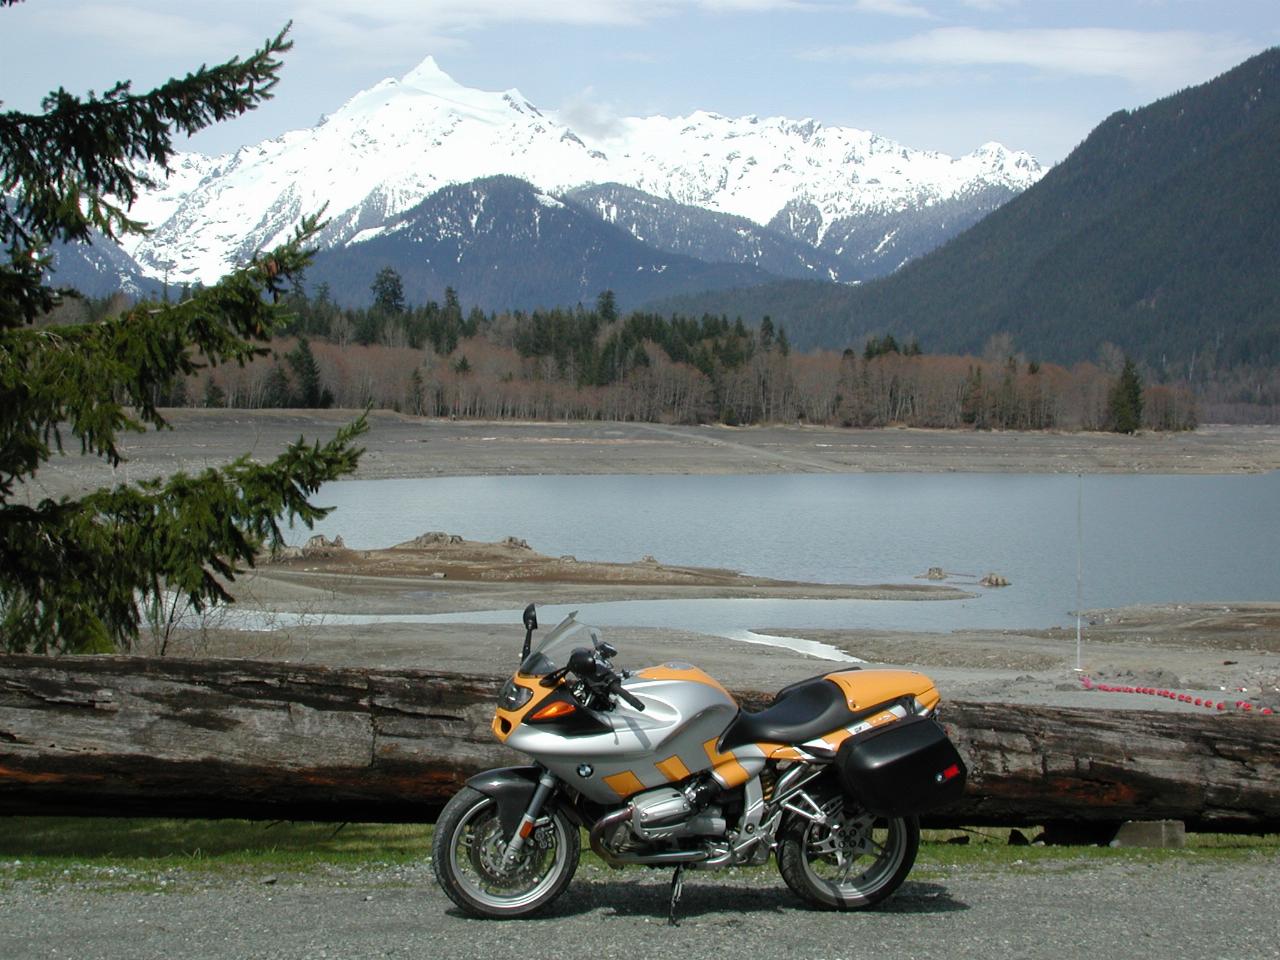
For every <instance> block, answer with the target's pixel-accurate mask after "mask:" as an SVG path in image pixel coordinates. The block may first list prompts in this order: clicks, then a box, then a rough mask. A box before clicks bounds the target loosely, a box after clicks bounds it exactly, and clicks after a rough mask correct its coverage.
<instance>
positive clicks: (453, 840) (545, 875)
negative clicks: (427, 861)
mask: <svg viewBox="0 0 1280 960" xmlns="http://www.w3.org/2000/svg"><path fill="white" fill-rule="evenodd" d="M542 820H543V821H545V822H544V823H543V825H542V826H539V827H537V828H536V829H535V830H534V832H533V833H532V834H531V835H530V836H529V839H528V840H526V841H525V844H524V847H523V848H522V849H521V851H520V857H519V859H518V860H517V861H516V863H515V864H514V865H513V866H512V867H511V868H510V869H509V870H508V869H504V868H503V858H502V855H503V852H504V851H505V849H506V840H507V838H506V837H504V836H503V833H502V823H501V821H500V820H499V818H498V803H497V801H496V800H494V799H493V798H492V797H488V796H486V795H485V794H483V793H481V792H480V791H479V790H474V789H472V788H471V787H463V788H462V790H460V791H459V792H458V793H457V795H456V796H454V798H453V799H452V800H450V801H449V802H448V803H447V804H445V808H444V810H443V811H441V813H440V819H439V820H438V821H437V822H436V830H435V837H434V838H433V840H432V843H431V860H432V867H433V868H434V869H435V874H436V880H438V881H439V883H440V887H441V889H443V890H444V892H445V893H446V894H447V895H448V897H449V899H450V900H452V901H453V902H454V903H456V904H457V905H458V906H459V907H461V908H462V909H463V910H465V911H466V912H467V913H469V914H471V915H472V916H476V917H492V918H496V919H502V918H509V917H527V916H529V915H530V914H533V913H537V912H538V911H539V910H542V909H543V908H544V907H546V906H547V905H548V904H549V903H551V901H552V900H554V899H555V898H556V897H558V896H560V894H561V893H563V892H564V888H565V887H567V886H568V885H569V881H570V880H572V879H573V874H574V871H576V870H577V869H578V856H579V853H580V851H581V842H580V839H579V836H578V828H577V827H576V826H575V825H574V824H572V823H571V822H570V821H569V819H568V818H567V817H566V816H565V815H564V814H563V813H562V812H561V811H560V810H559V809H558V808H557V807H556V806H555V805H554V803H552V802H548V804H547V806H546V807H544V808H543V815H542Z"/></svg>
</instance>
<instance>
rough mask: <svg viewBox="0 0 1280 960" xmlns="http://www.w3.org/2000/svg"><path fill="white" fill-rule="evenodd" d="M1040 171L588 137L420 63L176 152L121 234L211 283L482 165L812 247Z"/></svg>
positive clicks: (548, 188)
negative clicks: (623, 192)
mask: <svg viewBox="0 0 1280 960" xmlns="http://www.w3.org/2000/svg"><path fill="white" fill-rule="evenodd" d="M1042 173H1043V170H1042V168H1041V167H1040V166H1039V165H1038V164H1037V163H1036V161H1035V160H1034V159H1032V158H1031V157H1030V156H1029V155H1027V154H1026V153H1018V152H1012V151H1009V150H1007V149H1006V148H1004V147H1002V146H1000V145H999V144H985V145H984V146H982V147H980V148H979V149H978V150H976V151H974V152H973V153H971V154H969V155H967V156H965V157H960V158H952V157H949V156H946V155H944V154H940V153H931V152H925V151H919V150H913V149H910V148H908V147H904V146H902V145H900V144H897V143H894V142H893V141H890V140H886V139H884V138H881V137H878V136H876V135H874V134H871V133H868V132H865V131H861V130H855V129H851V128H842V127H827V126H824V125H822V124H820V123H818V122H816V121H813V120H805V121H800V122H795V121H791V120H786V119H784V118H780V117H772V118H767V119H761V118H757V117H742V118H736V119H735V118H727V117H722V116H719V115H716V114H712V113H703V112H698V113H694V114H692V115H690V116H688V117H676V118H668V117H646V118H631V119H627V120H623V121H621V122H620V123H619V124H618V125H617V127H616V130H615V132H614V133H612V134H611V135H609V136H608V137H607V138H605V139H601V140H598V141H593V140H591V139H590V138H589V137H587V136H585V135H579V134H578V133H576V132H575V131H574V130H572V129H571V128H570V127H569V126H567V125H565V124H564V123H563V122H561V121H560V120H559V118H558V117H557V116H556V115H555V114H554V113H550V112H544V111H540V110H539V109H538V108H537V107H535V106H534V105H533V104H531V103H530V102H529V101H528V100H526V99H525V98H524V97H523V96H522V95H521V94H520V93H519V92H518V91H516V90H508V91H505V92H487V91H481V90H475V89H472V88H468V87H465V86H462V85H461V84H459V83H457V82H455V81H454V80H453V79H451V78H450V77H449V76H448V75H446V74H445V73H444V72H443V71H442V70H441V69H440V68H439V67H438V66H437V65H436V63H435V61H434V60H433V59H432V58H430V57H428V58H427V59H426V60H424V61H423V62H422V63H421V64H420V65H419V66H418V67H416V68H415V69H414V70H412V71H411V72H410V73H408V74H406V75H405V76H404V77H403V78H401V79H399V80H394V79H388V80H384V81H382V82H381V83H379V84H377V85H376V86H374V87H372V88H371V89H369V90H366V91H364V92H362V93H359V94H357V95H356V96H354V97H352V98H351V100H349V101H348V102H347V103H346V104H344V105H343V106H342V108H341V109H339V110H338V111H337V112H335V113H334V114H332V115H331V116H329V117H327V118H325V120H324V121H322V122H321V123H320V124H319V125H318V126H316V127H314V128H311V129H307V130H296V131H293V132H290V133H287V134H285V135H283V136H281V137H278V138H275V139H272V140H267V141H264V142H263V143H260V144H257V145H256V146H251V147H244V148H242V149H240V150H239V151H237V152H235V153H234V154H228V155H226V156H221V157H213V158H209V157H201V156H197V155H190V154H188V155H182V156H180V157H179V158H177V161H176V163H175V170H174V172H173V174H172V175H171V176H170V177H169V179H168V180H167V182H166V183H164V185H163V186H161V187H160V188H159V189H157V190H154V191H151V192H149V193H147V194H146V195H145V196H143V197H142V198H141V199H140V200H139V202H138V203H137V205H136V206H135V208H134V213H135V214H136V215H137V216H138V217H139V218H140V219H142V220H144V221H146V222H148V223H150V224H151V225H152V227H153V228H154V232H153V233H152V234H151V235H149V236H147V237H142V238H137V237H135V238H131V239H130V242H129V245H128V246H127V250H128V252H129V253H130V254H131V255H133V256H134V257H135V259H137V260H138V262H139V263H140V264H141V265H142V266H143V268H144V269H145V270H146V271H147V272H148V273H150V274H153V275H156V276H161V275H163V274H166V273H167V274H168V275H169V277H170V279H171V281H174V282H181V281H185V280H201V281H204V282H210V281H212V280H214V279H216V278H217V277H218V276H220V275H221V274H222V273H224V272H225V271H226V270H227V269H228V268H229V267H230V266H231V265H233V264H234V263H236V262H239V261H242V260H243V259H245V258H246V257H247V256H249V255H251V254H252V253H253V252H254V251H255V250H258V249H262V248H264V247H269V246H271V245H274V244H276V243H279V242H281V241H282V240H284V239H285V238H287V236H288V235H289V233H290V231H291V230H292V228H293V226H294V225H295V224H296V223H297V221H298V219H299V218H300V217H301V216H302V215H304V214H306V213H309V212H313V211H315V210H318V209H320V208H321V207H326V213H327V216H328V217H329V218H330V220H331V223H330V226H329V228H328V231H327V233H326V235H325V236H324V237H323V238H322V242H323V244H324V245H325V246H338V245H344V244H348V243H350V242H352V241H353V240H364V239H366V238H369V237H371V236H375V235H376V232H377V231H378V230H379V228H381V227H383V226H384V225H385V224H386V223H387V221H389V220H390V219H392V218H394V217H396V216H397V215H399V214H401V213H403V212H405V211H406V210H408V209H410V208H411V207H413V206H415V205H416V204H418V203H420V202H421V201H422V200H423V199H425V198H426V197H428V196H430V195H431V194H433V193H434V192H436V191H437V190H439V189H440V188H441V187H444V186H446V185H449V184H457V183H465V182H469V181H472V180H475V179H477V178H480V177H488V176H493V175H509V176H514V177H518V178H520V179H522V180H526V181H528V182H529V183H531V184H533V185H534V186H535V187H536V188H537V189H539V190H541V191H543V192H544V193H548V194H559V193H563V192H565V191H567V190H570V189H572V188H575V187H581V186H584V185H590V184H602V183H617V184H622V185H624V186H629V187H633V188H635V189H638V190H641V191H644V192H645V193H649V194H653V195H655V196H657V197H660V198H666V199H670V200H674V201H677V202H678V203H682V204H686V205H692V206H698V207H703V208H705V209H708V210H712V211H716V212H721V213H727V214H734V215H738V216H743V217H746V218H748V219H750V220H753V221H755V222H756V223H758V224H762V225H763V224H769V223H770V221H772V220H774V219H775V217H777V216H778V215H779V214H780V213H781V212H782V211H783V209H784V208H788V207H790V208H793V209H803V210H804V211H805V212H806V213H805V217H804V218H802V219H805V220H806V222H805V223H804V224H802V225H801V227H800V228H798V229H797V230H796V231H795V232H794V234H793V235H794V236H796V237H797V238H801V239H804V240H805V241H806V242H808V243H810V244H815V245H816V244H820V243H821V241H822V239H823V237H824V236H825V234H826V232H827V230H828V229H829V228H830V226H831V225H832V224H834V223H839V222H843V221H847V220H849V218H853V217H860V216H863V215H867V214H878V215H885V214H889V213H894V212H899V211H910V210H913V209H926V208H928V207H930V206H933V205H935V204H938V203H942V202H945V201H950V200H955V199H957V198H962V197H964V196H966V195H969V194H973V193H975V192H980V191H983V190H985V189H987V188H991V187H997V188H1002V189H1004V190H1007V191H1009V192H1010V193H1016V192H1019V191H1021V190H1022V189H1025V188H1026V187H1027V186H1029V185H1030V184H1031V183H1033V182H1035V180H1037V179H1038V178H1039V177H1040V175H1041V174H1042ZM773 226H774V229H778V226H779V224H778V223H777V222H775V223H774V224H773Z"/></svg>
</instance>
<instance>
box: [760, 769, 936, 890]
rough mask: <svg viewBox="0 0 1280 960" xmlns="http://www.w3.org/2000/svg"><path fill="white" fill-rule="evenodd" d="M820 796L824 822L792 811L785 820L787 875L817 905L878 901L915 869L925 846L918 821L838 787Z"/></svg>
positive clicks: (782, 854) (783, 865)
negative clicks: (874, 810)
mask: <svg viewBox="0 0 1280 960" xmlns="http://www.w3.org/2000/svg"><path fill="white" fill-rule="evenodd" d="M815 799H817V800H818V803H819V805H820V806H821V808H822V813H823V815H824V816H825V818H826V822H825V823H815V822H814V821H813V820H810V819H808V818H806V817H802V816H800V815H798V814H792V815H791V817H790V818H789V820H788V822H787V823H785V824H784V825H783V828H782V838H781V842H780V844H779V848H778V870H779V872H780V873H781V874H782V879H783V880H785V881H786V883H787V886H789V887H790V888H791V889H792V890H793V891H794V892H795V893H796V894H797V895H798V896H800V897H801V898H802V899H804V900H807V901H808V902H809V903H811V904H813V905H815V906H819V907H824V908H826V909H834V910H863V909H866V908H867V907H872V906H875V905H876V904H877V903H879V902H880V901H882V900H884V899H885V898H886V897H888V896H889V895H890V894H891V893H893V892H894V891H895V890H897V889H898V887H900V886H901V885H902V881H904V880H905V879H906V878H907V874H908V873H910V872H911V866H912V864H914V863H915V860H916V852H917V850H918V849H919V847H920V822H919V820H917V819H916V818H915V817H877V816H875V815H873V814H870V813H867V812H866V811H865V810H862V809H860V808H859V807H858V806H857V805H856V804H854V802H853V801H852V800H849V799H847V798H846V797H845V796H844V795H843V794H841V793H838V792H835V793H832V794H829V795H826V796H820V797H817V798H815Z"/></svg>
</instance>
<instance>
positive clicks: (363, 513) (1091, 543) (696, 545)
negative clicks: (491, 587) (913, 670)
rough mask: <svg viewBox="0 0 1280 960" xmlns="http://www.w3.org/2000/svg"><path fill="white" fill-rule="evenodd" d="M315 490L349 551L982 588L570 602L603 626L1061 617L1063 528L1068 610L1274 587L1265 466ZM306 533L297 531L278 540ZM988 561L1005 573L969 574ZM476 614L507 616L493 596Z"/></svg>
mask: <svg viewBox="0 0 1280 960" xmlns="http://www.w3.org/2000/svg"><path fill="white" fill-rule="evenodd" d="M316 502H318V503H322V504H326V505H333V506H334V507H335V510H334V512H333V513H332V514H330V516H329V517H327V518H326V519H325V520H323V521H322V522H321V523H319V524H317V526H316V532H319V533H324V534H325V535H327V536H330V537H332V536H335V535H339V534H340V535H341V536H342V537H343V539H344V540H345V541H346V543H347V545H348V546H350V547H353V548H356V549H373V548H378V547H387V546H391V545H393V544H396V543H400V542H403V541H405V540H409V539H411V538H413V537H415V536H417V535H418V534H421V533H424V532H427V531H431V530H442V531H446V532H448V533H456V534H461V535H462V536H464V537H466V538H468V539H473V540H500V539H502V538H504V537H507V536H516V537H521V538H524V539H526V540H527V541H528V542H529V544H530V546H531V547H533V548H534V549H535V550H537V551H539V552H541V553H545V554H550V555H552V556H558V555H561V554H572V555H574V556H576V557H578V558H579V559H582V560H603V561H630V560H638V559H640V558H641V557H643V556H645V555H652V556H654V557H656V558H657V559H658V560H659V561H661V562H663V563H670V564H682V565H684V564H687V565H695V566H707V567H727V568H731V569H734V570H740V571H742V572H743V573H747V574H754V575H759V576H768V577H776V578H781V579H788V580H807V581H818V582H825V583H919V582H922V581H920V580H918V579H916V577H917V576H918V575H920V574H923V573H925V572H926V571H927V570H928V568H930V567H942V568H943V569H944V570H946V571H947V572H948V573H950V574H955V575H957V576H955V577H954V578H953V579H951V580H949V581H948V582H949V583H952V584H955V585H958V586H961V587H963V588H966V589H971V590H973V591H974V592H976V593H978V594H979V595H980V596H979V597H978V598H977V599H974V600H966V601H948V602H942V603H937V602H908V601H772V600H754V601H675V602H669V601H642V602H631V603H617V604H595V605H592V606H591V607H590V608H584V619H586V618H587V617H588V616H589V617H590V618H591V619H593V620H595V622H598V623H601V624H605V625H609V624H614V625H632V626H666V625H675V626H688V627H691V628H694V629H698V628H699V627H700V625H701V626H704V627H707V628H708V629H709V628H710V627H711V626H714V627H715V629H716V632H723V631H724V630H726V629H734V628H738V627H743V628H745V627H774V628H778V627H786V626H806V627H824V626H830V627H836V628H845V629H847V628H852V627H868V628H876V629H887V628H895V627H896V628H897V629H910V630H927V629H962V628H963V629H969V628H1005V627H1042V626H1052V625H1058V624H1067V623H1069V622H1073V621H1072V612H1073V611H1074V610H1075V607H1076V564H1077V543H1082V544H1083V549H1082V551H1081V554H1080V555H1081V557H1082V560H1083V592H1082V597H1083V606H1084V607H1085V608H1097V607H1113V606H1124V605H1128V604H1135V603H1156V602H1169V601H1188V602H1193V601H1247V600H1277V599H1280V473H1270V474H1262V475H1246V476H1158V475H1147V474H1124V475H1090V476H1085V477H1084V478H1083V479H1081V478H1078V477H1076V476H1074V475H1060V474H1053V475H1043V474H1036V475H1020V474H920V473H913V474H803V475H768V476H691V477H682V476H617V475H613V476H533V477H531V476H519V477H454V478H439V479H426V480H374V481H343V482H337V483H332V484H328V485H326V486H325V487H324V488H323V490H322V491H321V492H320V494H319V496H318V497H317V498H316ZM1078 503H1079V505H1080V507H1081V509H1079V511H1078ZM1078 516H1079V517H1080V519H1081V523H1080V529H1081V531H1082V534H1083V536H1082V537H1081V536H1078V533H1077V517H1078ZM308 535H309V532H308V531H306V530H294V531H292V532H291V536H290V540H291V542H294V543H299V542H301V541H302V540H304V539H305V538H306V537H307V536H308ZM989 571H993V572H996V573H998V574H1001V575H1002V576H1004V577H1006V578H1008V580H1009V581H1010V582H1011V585H1010V586H1009V587H1005V588H1001V589H991V590H988V589H984V588H982V587H976V586H966V581H968V582H969V583H972V581H974V580H976V579H977V578H979V577H981V576H982V575H984V574H985V573H987V572H989ZM534 589H536V588H534ZM530 599H533V600H536V599H537V597H536V596H531V597H530ZM557 609H558V608H557ZM552 613H553V612H552V611H550V610H549V611H548V615H547V616H546V618H545V619H546V620H547V622H551V621H552V619H553V617H552ZM492 617H493V619H505V618H509V617H510V611H500V612H495V613H494V614H493V615H492ZM432 619H433V620H437V621H438V620H439V619H441V618H438V617H437V618H432ZM444 619H448V618H444ZM457 619H465V620H470V621H475V620H479V619H484V618H483V617H481V616H480V615H477V614H467V615H465V616H460V617H458V618H457ZM516 619H517V620H518V616H517V617H516Z"/></svg>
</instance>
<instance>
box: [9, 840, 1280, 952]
mask: <svg viewBox="0 0 1280 960" xmlns="http://www.w3.org/2000/svg"><path fill="white" fill-rule="evenodd" d="M1034 859H1035V861H1036V862H1034V863H1031V862H1022V861H1018V862H1014V863H1013V864H1011V865H1009V866H1007V867H1000V868H996V867H989V866H984V867H972V866H966V867H946V868H927V869H924V870H918V871H917V874H918V875H919V876H920V879H912V880H908V882H907V883H906V884H905V885H904V886H903V887H902V889H901V890H899V891H898V893H897V894H896V895H895V896H894V897H893V898H892V899H891V900H890V901H889V902H888V903H887V904H885V905H884V906H883V907H882V908H881V909H879V910H876V911H874V912H870V913H857V914H833V913H825V912H818V911H811V910H808V909H806V908H804V907H803V906H801V905H800V903H799V901H797V900H796V899H795V898H794V897H793V896H792V894H791V893H790V891H789V890H788V889H787V888H786V887H785V886H784V885H783V884H782V882H781V880H780V879H779V878H778V877H777V876H776V874H773V873H771V872H765V871H757V872H755V873H753V875H752V876H750V877H747V878H744V877H742V876H741V875H739V876H737V877H735V876H732V875H725V874H696V873H695V874H691V875H690V876H689V877H688V879H687V880H686V883H685V891H684V899H683V901H682V903H681V909H680V915H681V917H682V923H681V925H680V926H679V927H678V928H670V927H667V926H666V925H665V919H666V904H667V901H666V897H667V879H668V877H669V873H668V872H666V871H662V872H658V871H645V870H637V869H631V870H627V871H624V872H618V873H615V872H611V871H608V870H606V869H604V868H602V867H595V866H584V867H583V869H582V870H581V871H580V873H579V878H578V879H576V880H575V882H574V884H573V885H572V886H571V887H570V888H569V891H568V892H567V894H566V895H565V896H563V897H562V898H561V899H560V900H559V901H558V902H557V904H556V905H555V906H554V907H553V909H552V911H551V912H550V913H549V914H547V915H546V916H544V917H541V918H537V919H532V920H523V921H507V922H494V921H480V920H472V919H468V918H466V917H464V916H463V915H462V914H461V913H459V912H458V911H457V910H456V909H455V908H454V907H453V905H452V904H451V903H450V902H449V901H448V900H447V899H446V898H445V897H444V895H443V894H442V893H441V892H440V891H439V889H438V888H437V887H436V885H435V883H434V881H433V880H432V878H431V872H430V868H429V867H428V866H426V865H422V866H414V867H385V868H362V869H359V870H356V869H349V870H335V871H334V872H332V873H329V874H326V875H324V876H315V875H311V876H308V877H306V878H298V877H287V876H286V877H281V878H279V879H278V881H277V882H264V881H270V880H271V879H272V878H264V877H262V876H252V877H245V876H242V877H239V878H236V877H225V876H219V877H216V878H214V879H208V878H207V877H205V876H201V875H195V874H192V875H186V874H183V873H182V872H181V871H177V872H174V871H170V872H169V873H167V874H165V875H164V876H165V877H166V886H165V890H164V892H130V891H129V890H128V889H127V887H126V889H125V890H123V891H121V892H112V883H111V882H103V881H98V880H94V881H91V882H90V883H89V885H88V886H85V885H84V884H83V883H76V884H51V883H50V882H49V881H47V880H39V881H37V880H21V881H9V882H5V881H4V874H5V873H6V872H7V871H6V870H5V869H4V868H5V867H6V866H7V865H0V957H4V958H6V960H27V958H36V957H40V958H48V957H68V956H73V957H76V958H77V960H96V958H104V960H105V958H129V960H147V958H164V960H171V958H175V957H181V958H218V960H222V958H226V960H244V958H262V960H267V958H294V957H298V958H303V957H305V958H349V957H350V958H357V957H361V958H362V957H430V958H436V960H450V958H472V957H492V958H505V957H519V958H529V957H550V956H557V955H558V956H564V957H588V956H590V957H598V958H612V957H618V958H627V960H640V958H647V957H661V958H664V960H665V958H669V957H672V956H676V957H681V956H683V957H711V956H739V955H741V954H743V953H744V952H749V953H750V954H751V955H752V956H753V957H754V958H755V960H772V958H787V960H792V958H805V960H819V958H822V960H835V958H853V957H877V956H879V957H891V958H894V960H909V958H910V960H931V958H947V960H952V958H956V957H982V958H984V960H998V958H1006V957H1007V958H1019V960H1037V958H1045V960H1049V958H1052V960H1085V958H1088V960H1098V958H1110V957H1144V956H1177V957H1196V958H1202V957H1232V958H1249V960H1253V958H1267V957H1280V932H1278V930H1277V926H1276V918H1277V917H1280V886H1278V885H1277V884H1275V883H1274V882H1273V881H1274V877H1275V873H1276V870H1277V868H1280V857H1276V856H1274V855H1272V854H1253V855H1249V856H1246V857H1245V858H1244V859H1218V858H1207V857H1205V856H1204V855H1203V854H1198V853H1193V852H1191V851H1182V852H1179V853H1176V854H1172V855H1170V856H1168V857H1153V856H1149V855H1147V856H1137V857H1134V858H1133V859H1132V860H1115V859H1111V858H1107V859H1102V858H1099V859H1096V860H1085V861H1065V860H1054V859H1047V860H1046V859H1044V858H1043V857H1035V858H1034ZM913 876H914V875H913ZM134 886H138V885H137V884H134Z"/></svg>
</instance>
